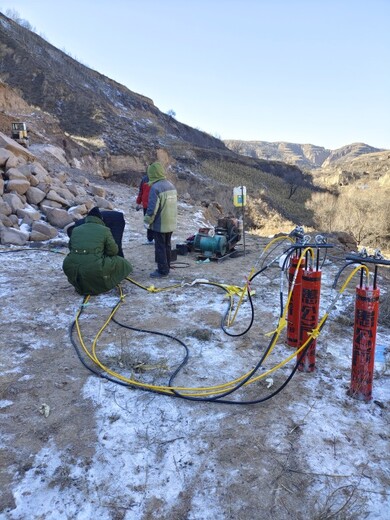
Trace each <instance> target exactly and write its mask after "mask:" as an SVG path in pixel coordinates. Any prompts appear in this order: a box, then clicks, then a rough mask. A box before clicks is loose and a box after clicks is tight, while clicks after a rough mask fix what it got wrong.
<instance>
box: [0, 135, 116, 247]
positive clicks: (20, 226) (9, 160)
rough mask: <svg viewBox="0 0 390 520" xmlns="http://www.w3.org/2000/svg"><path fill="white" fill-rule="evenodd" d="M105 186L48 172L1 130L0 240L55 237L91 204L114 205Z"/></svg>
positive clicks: (18, 241)
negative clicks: (77, 181)
mask: <svg viewBox="0 0 390 520" xmlns="http://www.w3.org/2000/svg"><path fill="white" fill-rule="evenodd" d="M105 196H106V193H105V190H104V188H101V187H99V186H94V185H91V184H90V183H89V181H88V180H87V179H85V180H84V181H83V180H80V183H78V184H76V183H74V182H72V181H71V180H70V179H69V176H68V174H67V173H66V171H63V172H59V173H56V174H55V176H54V175H53V174H50V173H49V172H48V171H47V170H46V169H45V168H44V167H43V166H42V164H41V163H40V162H39V161H38V160H37V158H36V157H35V156H34V155H33V154H31V153H30V152H29V151H28V150H26V149H25V148H23V147H22V146H20V145H18V144H17V143H16V142H14V141H12V139H9V138H8V137H7V136H5V135H4V134H1V133H0V243H1V244H3V245H5V244H7V245H8V244H10V245H18V246H22V245H25V244H27V243H28V242H37V241H38V242H39V241H45V240H50V239H52V238H54V237H56V236H57V235H58V233H59V230H64V229H65V228H66V227H67V226H68V225H70V224H72V223H73V222H75V221H76V220H79V219H80V218H83V217H84V216H85V215H86V214H87V213H88V211H89V210H90V209H91V208H92V207H93V206H98V207H99V208H102V209H113V205H112V204H111V202H109V201H107V200H106V199H105Z"/></svg>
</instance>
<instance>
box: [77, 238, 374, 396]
mask: <svg viewBox="0 0 390 520" xmlns="http://www.w3.org/2000/svg"><path fill="white" fill-rule="evenodd" d="M308 251H310V252H311V254H312V255H313V250H312V248H306V249H305V250H304V251H303V253H302V255H301V257H300V260H299V262H298V265H297V269H298V268H299V265H300V263H301V261H302V259H303V257H304V256H305V254H306V253H307V252H308ZM361 269H364V270H365V272H366V276H367V279H368V277H369V270H368V268H367V267H366V266H365V265H359V266H358V267H356V268H355V269H354V270H353V271H352V273H351V274H350V275H349V276H348V278H347V280H346V281H345V283H344V284H343V286H342V288H341V289H340V291H339V293H338V295H337V297H336V298H335V299H334V301H333V302H332V303H331V305H330V306H329V308H328V309H327V311H326V313H325V315H324V316H323V317H322V319H321V320H320V322H319V325H318V326H317V328H316V329H313V331H312V332H311V333H308V338H307V340H306V341H305V342H304V343H303V345H301V346H300V347H299V349H297V350H295V351H294V352H293V353H292V354H291V355H289V356H288V357H287V358H285V359H284V360H282V361H281V362H280V363H278V364H277V365H275V366H274V367H272V368H271V369H269V370H267V371H266V372H263V373H262V374H260V375H258V376H256V377H252V378H251V379H250V380H248V381H246V382H245V383H244V384H245V385H248V384H251V383H254V382H256V381H259V380H260V379H263V378H264V377H266V376H268V375H269V374H271V373H273V372H275V371H276V370H278V369H279V368H281V367H282V366H284V365H285V364H287V363H288V362H289V361H291V360H292V359H293V358H294V357H296V356H297V355H299V353H300V352H301V351H303V350H304V349H305V348H306V346H307V345H308V343H309V341H310V340H311V339H312V338H316V337H318V335H319V334H320V331H321V328H322V326H323V325H324V323H325V321H326V319H327V318H328V316H329V313H330V311H331V309H332V308H333V307H334V305H335V304H336V302H337V300H338V299H339V297H340V296H341V295H342V293H343V292H344V291H345V289H346V287H347V286H348V285H349V283H350V281H351V279H352V278H353V276H354V275H355V274H356V272H358V271H359V270H361ZM249 279H250V278H249ZM129 281H132V280H129ZM132 282H133V281H132ZM133 283H135V284H136V285H138V286H139V287H142V286H141V285H140V284H138V283H136V282H133ZM210 284H211V285H216V286H220V287H225V286H223V284H218V283H214V282H211V283H210ZM175 287H177V286H175ZM142 288H144V287H142ZM247 288H248V286H247V285H246V286H245V287H244V288H243V291H242V293H244V291H245V290H246V289H247ZM292 289H293V284H292V286H291V288H290V291H289V296H288V299H287V303H286V306H285V309H284V312H283V314H282V317H281V318H280V320H279V324H278V327H277V328H276V330H275V331H273V334H274V337H273V339H272V343H271V345H270V348H269V352H271V351H272V350H273V348H274V346H275V345H276V342H277V340H278V338H279V336H280V334H281V332H282V330H283V328H284V327H285V326H286V323H287V321H286V313H287V309H288V305H289V302H290V299H291V292H292ZM88 300H89V297H87V298H86V299H85V300H84V302H83V304H82V306H84V305H86V304H87V302H88ZM123 300H124V296H123V294H122V292H121V289H120V300H119V301H118V303H117V305H116V306H115V307H114V308H113V310H112V311H111V313H110V315H109V317H108V318H107V320H106V321H105V323H104V324H103V326H102V327H101V328H100V330H99V332H98V333H97V335H96V336H95V338H94V340H93V343H92V347H91V350H92V353H91V352H89V351H88V348H87V347H86V345H85V343H84V341H83V338H82V334H81V329H80V325H79V316H80V314H81V311H82V308H81V309H80V310H79V312H78V313H77V316H76V330H77V334H78V337H79V341H80V343H81V345H82V348H83V350H84V351H85V353H86V354H87V356H88V357H89V358H90V359H91V360H92V361H93V362H95V363H96V364H97V365H98V366H99V367H100V368H101V369H102V370H104V371H105V372H107V373H108V374H110V375H111V376H113V377H115V378H117V379H118V380H120V381H123V382H126V383H128V384H130V385H133V386H137V387H140V388H145V389H150V390H155V391H158V392H160V393H163V394H166V395H174V392H175V391H177V392H181V393H182V395H183V396H193V397H196V396H198V397H202V396H203V397H206V396H211V395H214V394H216V393H218V392H221V391H222V392H225V391H228V390H231V389H234V387H235V386H236V385H237V384H238V383H240V382H241V381H243V380H244V379H245V378H247V377H249V376H250V375H251V372H252V371H249V372H247V373H246V374H244V375H242V376H240V377H238V378H236V379H234V380H231V381H229V382H226V383H223V384H220V385H213V386H209V387H180V386H166V385H152V384H147V383H142V382H140V381H137V380H135V379H132V378H127V377H125V376H123V375H121V374H119V373H117V372H115V371H114V370H111V369H109V368H108V367H106V366H105V365H104V364H103V363H102V362H101V361H100V360H99V358H98V356H97V353H96V348H97V342H98V339H99V338H100V336H101V334H102V333H103V331H104V329H105V328H106V327H107V325H108V324H109V322H110V321H111V319H112V317H113V316H114V315H115V313H116V312H117V310H118V309H119V307H120V305H121V303H122V301H123ZM183 392H184V393H183Z"/></svg>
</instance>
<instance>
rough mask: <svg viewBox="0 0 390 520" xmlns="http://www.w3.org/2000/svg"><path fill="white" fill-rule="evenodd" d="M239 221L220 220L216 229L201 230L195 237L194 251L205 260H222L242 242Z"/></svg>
mask: <svg viewBox="0 0 390 520" xmlns="http://www.w3.org/2000/svg"><path fill="white" fill-rule="evenodd" d="M236 221H237V219H233V218H229V217H224V218H221V219H218V224H217V226H216V227H215V228H200V229H199V231H198V233H197V234H196V235H195V237H194V242H193V249H194V251H199V252H201V254H202V255H203V256H204V257H205V258H213V257H216V258H221V257H224V256H226V255H227V254H229V253H230V252H232V251H233V250H234V247H235V245H236V244H237V242H239V241H240V240H241V234H240V229H239V226H238V222H236Z"/></svg>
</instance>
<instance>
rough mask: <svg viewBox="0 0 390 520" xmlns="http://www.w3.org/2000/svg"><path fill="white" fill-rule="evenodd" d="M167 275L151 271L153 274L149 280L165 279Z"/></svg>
mask: <svg viewBox="0 0 390 520" xmlns="http://www.w3.org/2000/svg"><path fill="white" fill-rule="evenodd" d="M168 274H169V273H166V274H163V273H160V271H153V273H150V278H166V277H167V276H168Z"/></svg>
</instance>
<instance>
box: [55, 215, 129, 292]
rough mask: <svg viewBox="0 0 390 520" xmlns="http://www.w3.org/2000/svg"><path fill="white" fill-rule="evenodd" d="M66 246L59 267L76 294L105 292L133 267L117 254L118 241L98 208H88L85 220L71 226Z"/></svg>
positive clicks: (124, 276)
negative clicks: (67, 251) (89, 209)
mask: <svg viewBox="0 0 390 520" xmlns="http://www.w3.org/2000/svg"><path fill="white" fill-rule="evenodd" d="M69 249H70V252H69V254H68V255H67V256H66V258H65V260H64V263H63V266H62V267H63V270H64V272H65V274H66V276H67V278H68V280H69V283H71V284H72V285H73V287H74V288H75V289H76V291H77V292H78V293H79V294H83V295H87V294H100V293H104V292H107V291H109V290H110V289H113V288H114V287H115V286H116V285H118V284H119V282H121V281H122V280H123V279H124V278H126V276H127V275H128V274H130V273H131V272H132V270H133V268H132V266H131V264H130V262H128V261H127V260H125V259H124V258H122V257H121V256H118V251H119V248H118V245H117V243H116V242H115V240H114V237H113V236H112V233H111V230H110V228H109V227H107V226H106V225H105V224H104V222H103V220H102V216H101V213H100V211H99V208H93V209H91V211H90V212H89V213H88V215H87V217H86V219H85V223H84V224H81V225H80V226H77V227H75V228H74V229H73V231H72V234H71V236H70V239H69Z"/></svg>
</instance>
